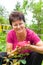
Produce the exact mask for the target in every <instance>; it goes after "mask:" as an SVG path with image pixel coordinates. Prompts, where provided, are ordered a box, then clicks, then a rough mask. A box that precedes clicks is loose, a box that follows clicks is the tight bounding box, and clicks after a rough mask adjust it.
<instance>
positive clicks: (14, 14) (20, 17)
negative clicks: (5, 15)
mask: <svg viewBox="0 0 43 65" xmlns="http://www.w3.org/2000/svg"><path fill="white" fill-rule="evenodd" d="M16 20H23V21H24V22H25V17H24V14H23V13H21V12H18V11H14V12H12V13H11V14H10V15H9V23H10V25H12V22H13V21H16Z"/></svg>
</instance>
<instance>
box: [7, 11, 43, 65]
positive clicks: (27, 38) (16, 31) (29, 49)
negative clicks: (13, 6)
mask: <svg viewBox="0 0 43 65" xmlns="http://www.w3.org/2000/svg"><path fill="white" fill-rule="evenodd" d="M9 23H10V25H11V26H12V29H11V30H10V31H9V32H8V33H7V38H6V42H7V46H6V48H7V53H8V54H10V53H12V51H13V53H14V52H15V51H14V50H15V49H16V48H17V44H19V43H21V42H22V44H21V45H22V46H21V48H20V46H18V48H17V51H18V53H29V56H28V57H27V58H26V61H27V63H26V65H41V61H42V57H43V42H42V41H41V39H40V38H39V37H38V35H37V34H36V33H35V32H34V31H32V30H30V29H28V28H26V26H25V17H24V14H23V13H21V12H18V11H14V12H12V13H11V14H10V16H9ZM23 42H24V43H23ZM23 44H24V45H23ZM21 65H23V64H21Z"/></svg>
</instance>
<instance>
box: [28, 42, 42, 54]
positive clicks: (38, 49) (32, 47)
mask: <svg viewBox="0 0 43 65" xmlns="http://www.w3.org/2000/svg"><path fill="white" fill-rule="evenodd" d="M27 49H29V50H32V51H34V52H38V53H41V54H43V42H42V41H39V42H38V43H36V45H31V44H28V45H27Z"/></svg>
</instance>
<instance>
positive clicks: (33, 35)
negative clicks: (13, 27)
mask: <svg viewBox="0 0 43 65" xmlns="http://www.w3.org/2000/svg"><path fill="white" fill-rule="evenodd" d="M31 39H32V41H33V44H37V43H38V42H39V41H40V40H41V39H40V38H39V37H38V35H37V34H36V33H35V32H33V31H32V34H31Z"/></svg>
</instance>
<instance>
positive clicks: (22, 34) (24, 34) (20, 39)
mask: <svg viewBox="0 0 43 65" xmlns="http://www.w3.org/2000/svg"><path fill="white" fill-rule="evenodd" d="M16 35H17V40H18V41H24V40H26V35H27V33H26V31H24V32H23V33H21V34H16Z"/></svg>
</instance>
